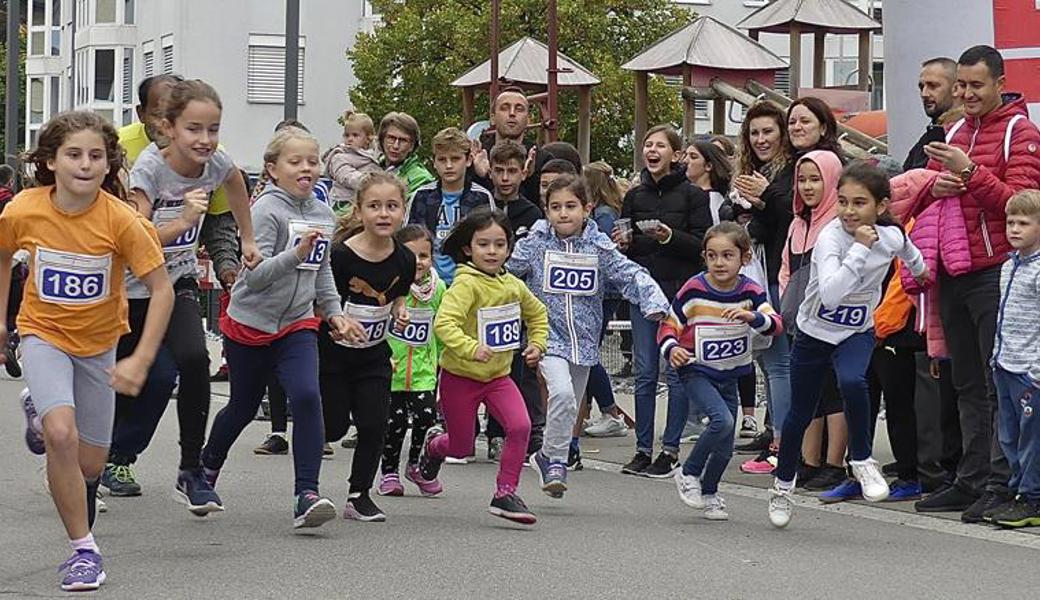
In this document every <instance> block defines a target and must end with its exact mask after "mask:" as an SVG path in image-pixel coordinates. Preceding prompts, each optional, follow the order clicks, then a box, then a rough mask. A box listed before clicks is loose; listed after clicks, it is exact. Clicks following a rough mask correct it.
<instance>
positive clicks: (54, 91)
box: [47, 77, 61, 119]
mask: <svg viewBox="0 0 1040 600" xmlns="http://www.w3.org/2000/svg"><path fill="white" fill-rule="evenodd" d="M50 85H51V103H50V105H48V106H47V118H48V119H50V118H51V117H53V116H54V115H56V114H58V112H59V111H60V110H61V78H60V77H51V84H50Z"/></svg>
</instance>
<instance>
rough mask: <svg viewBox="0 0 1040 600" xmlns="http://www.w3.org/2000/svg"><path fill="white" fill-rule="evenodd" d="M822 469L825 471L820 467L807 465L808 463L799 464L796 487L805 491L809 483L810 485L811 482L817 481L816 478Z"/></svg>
mask: <svg viewBox="0 0 1040 600" xmlns="http://www.w3.org/2000/svg"><path fill="white" fill-rule="evenodd" d="M822 469H823V467H822V466H819V465H810V464H807V463H804V462H802V463H799V464H798V474H797V476H796V477H795V480H796V481H797V484H796V486H795V487H800V488H802V489H805V485H806V484H807V483H809V482H810V481H813V480H814V479H816V476H817V475H819V474H820V471H821V470H822Z"/></svg>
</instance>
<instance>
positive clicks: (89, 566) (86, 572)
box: [58, 550, 105, 592]
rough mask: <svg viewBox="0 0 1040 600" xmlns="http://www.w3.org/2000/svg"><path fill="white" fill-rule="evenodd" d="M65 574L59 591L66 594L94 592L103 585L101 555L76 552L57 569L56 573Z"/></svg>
mask: <svg viewBox="0 0 1040 600" xmlns="http://www.w3.org/2000/svg"><path fill="white" fill-rule="evenodd" d="M62 571H64V572H65V576H64V577H63V578H62V580H61V589H63V590H65V591H66V592H83V591H90V590H96V589H98V588H99V587H101V584H102V583H105V570H104V568H102V566H101V555H100V554H98V553H97V552H94V551H93V550H76V553H75V554H73V555H72V556H70V557H69V559H68V560H66V561H65V562H64V563H62V564H61V566H60V567H58V572H59V573H60V572H62Z"/></svg>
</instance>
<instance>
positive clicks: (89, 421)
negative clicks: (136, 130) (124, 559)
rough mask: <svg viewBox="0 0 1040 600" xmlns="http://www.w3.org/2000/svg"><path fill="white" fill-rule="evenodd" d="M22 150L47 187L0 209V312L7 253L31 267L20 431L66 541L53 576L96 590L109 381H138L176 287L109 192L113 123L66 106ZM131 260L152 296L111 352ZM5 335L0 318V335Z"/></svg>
mask: <svg viewBox="0 0 1040 600" xmlns="http://www.w3.org/2000/svg"><path fill="white" fill-rule="evenodd" d="M27 160H28V161H29V162H31V163H33V164H34V166H35V169H36V180H37V181H38V182H39V183H41V184H43V186H42V187H36V188H32V189H29V190H26V191H24V192H22V193H21V194H19V195H18V196H16V197H15V199H14V200H13V201H12V202H11V204H10V205H8V206H7V208H6V209H5V210H4V212H3V214H2V215H0V313H3V312H4V311H5V310H6V304H7V291H8V288H9V286H10V284H11V278H10V273H11V257H12V255H13V254H14V253H15V252H16V251H18V250H26V251H27V252H28V253H29V256H30V258H29V269H30V270H31V271H32V276H31V277H29V278H28V280H27V282H26V288H25V297H24V299H23V302H22V309H21V312H20V314H19V315H18V331H19V332H20V333H21V336H22V360H23V362H24V365H23V366H24V371H25V378H26V382H27V383H28V386H29V390H28V391H29V394H23V403H22V404H23V409H24V410H25V416H26V422H27V424H28V426H27V430H26V434H25V438H26V442H27V443H28V444H29V448H30V450H33V451H34V452H36V453H42V452H43V451H46V454H47V481H48V484H49V487H50V491H51V496H52V497H53V499H54V505H55V507H56V508H57V509H58V514H59V516H60V517H61V520H62V523H63V524H64V525H65V531H66V533H68V536H69V541H70V544H71V545H72V549H73V554H72V556H71V557H70V558H69V559H68V560H66V561H65V563H64V564H63V565H62V571H63V572H64V574H63V578H62V582H61V587H62V589H64V590H93V589H97V588H98V587H99V586H100V585H101V584H102V583H104V581H105V571H104V569H103V568H102V563H101V554H100V551H99V550H98V546H97V544H96V543H95V541H94V536H93V535H92V534H91V532H90V530H91V527H92V526H93V521H94V509H95V501H96V493H97V486H98V477H99V476H100V474H101V470H102V469H103V468H104V466H105V460H106V458H107V457H108V446H109V443H110V441H111V436H112V422H113V413H114V411H115V392H117V391H118V392H120V393H123V394H128V395H137V393H138V392H139V391H140V390H141V386H142V385H143V384H144V382H145V379H146V378H147V376H148V369H149V367H150V366H151V364H152V361H153V360H154V359H155V354H156V352H157V351H158V348H159V343H160V342H161V341H162V337H163V333H164V332H165V330H166V324H167V321H168V320H169V316H170V309H171V307H172V306H173V287H172V286H171V285H170V280H169V277H167V276H166V272H165V269H164V268H163V253H162V248H161V247H160V246H159V240H158V237H157V236H156V233H155V229H154V228H153V227H152V226H151V225H150V224H149V223H148V222H147V221H145V220H144V219H143V218H142V217H140V216H139V215H138V214H137V212H136V211H135V210H134V209H133V207H131V206H130V205H128V204H126V203H125V202H124V201H123V200H121V199H120V198H119V197H116V195H122V196H125V194H123V189H122V185H121V184H120V182H119V170H120V169H121V168H122V165H123V152H122V150H121V149H120V148H119V141H118V137H117V134H116V131H115V129H114V128H113V127H112V125H111V124H109V123H108V122H106V121H104V120H103V119H101V118H100V117H98V116H97V115H95V114H93V113H88V112H67V113H62V114H60V115H58V116H56V117H54V118H53V119H51V120H50V121H49V122H48V123H47V124H46V125H45V126H44V127H43V129H42V130H40V137H39V144H38V146H37V147H36V149H35V150H34V151H32V152H31V153H30V154H29V155H28V157H27ZM113 194H116V195H113ZM127 268H129V269H130V271H132V272H133V274H134V275H135V276H137V277H138V278H139V279H140V280H141V281H142V282H143V283H144V284H145V285H146V286H147V287H148V289H149V290H150V292H151V298H152V302H151V305H150V306H149V308H148V317H147V320H146V322H145V328H144V332H143V334H142V336H141V342H140V344H138V346H137V350H136V351H135V352H134V353H133V354H132V355H130V356H128V357H126V358H124V359H123V360H120V361H118V362H116V360H115V348H116V342H117V340H118V339H119V336H120V335H122V334H123V333H126V332H127V331H128V330H129V328H128V326H127V320H126V295H125V289H124V284H123V276H124V272H125V270H126V269H127ZM6 339H7V328H6V326H5V325H3V324H0V346H2V345H3V343H4V342H5V341H6ZM0 361H2V358H0Z"/></svg>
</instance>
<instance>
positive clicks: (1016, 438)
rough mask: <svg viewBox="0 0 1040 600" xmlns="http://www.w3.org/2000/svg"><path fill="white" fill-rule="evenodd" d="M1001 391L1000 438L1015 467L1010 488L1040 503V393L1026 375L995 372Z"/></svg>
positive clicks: (998, 390) (999, 407)
mask: <svg viewBox="0 0 1040 600" xmlns="http://www.w3.org/2000/svg"><path fill="white" fill-rule="evenodd" d="M993 383H994V385H995V386H996V388H997V435H998V436H999V438H1000V447H1001V448H1003V450H1004V456H1006V457H1007V461H1008V464H1009V465H1010V466H1011V480H1010V482H1009V483H1008V487H1010V488H1011V492H1012V493H1018V494H1019V495H1021V496H1022V498H1023V499H1025V500H1027V501H1029V502H1040V389H1038V388H1037V387H1036V385H1035V384H1034V383H1033V382H1032V381H1030V379H1029V377H1027V376H1026V375H1019V374H1017V373H1009V372H1007V371H1005V370H1004V369H1001V368H1000V367H997V368H995V369H994V370H993Z"/></svg>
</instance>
